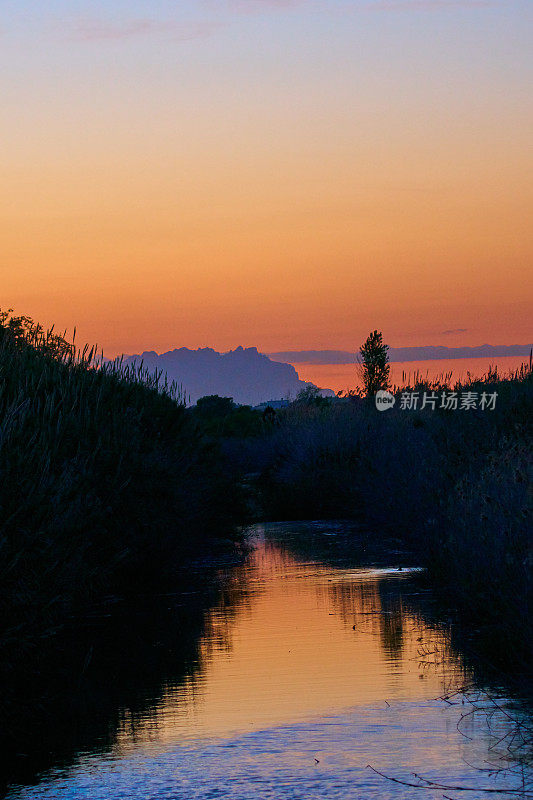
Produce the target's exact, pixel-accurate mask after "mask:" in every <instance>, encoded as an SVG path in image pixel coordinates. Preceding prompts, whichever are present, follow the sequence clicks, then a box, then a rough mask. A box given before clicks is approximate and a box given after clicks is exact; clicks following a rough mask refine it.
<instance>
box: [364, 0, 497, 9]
mask: <svg viewBox="0 0 533 800" xmlns="http://www.w3.org/2000/svg"><path fill="white" fill-rule="evenodd" d="M497 5H499V2H498V0H372V2H366V3H364V5H363V7H364V8H365V9H366V10H374V11H417V10H418V11H442V10H443V9H444V10H445V9H457V8H488V7H491V6H497ZM354 7H355V4H354Z"/></svg>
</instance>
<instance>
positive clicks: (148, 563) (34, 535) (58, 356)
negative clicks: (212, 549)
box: [0, 312, 235, 647]
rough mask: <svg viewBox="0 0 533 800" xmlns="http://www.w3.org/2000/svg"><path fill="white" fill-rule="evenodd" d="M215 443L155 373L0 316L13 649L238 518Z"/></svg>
mask: <svg viewBox="0 0 533 800" xmlns="http://www.w3.org/2000/svg"><path fill="white" fill-rule="evenodd" d="M234 495H235V493H234V491H233V488H232V486H231V485H230V484H229V482H228V479H227V478H226V476H225V475H224V473H223V470H222V467H221V465H220V463H219V459H218V456H217V453H216V452H215V451H214V450H213V448H212V447H208V446H207V445H206V444H205V443H204V441H203V439H202V437H201V435H200V434H199V432H198V431H197V429H196V427H195V426H194V425H193V424H192V423H191V421H190V420H189V418H188V416H187V414H186V411H185V404H184V402H183V395H182V393H181V392H180V390H179V389H178V388H177V387H176V386H175V385H169V384H168V383H167V382H166V381H165V380H164V379H163V378H162V376H161V375H157V374H156V375H149V374H147V372H146V371H145V370H143V369H142V367H140V368H133V367H125V366H123V365H122V364H121V363H120V362H113V363H105V362H104V361H103V359H101V358H98V356H97V354H96V352H95V350H94V349H90V348H83V349H81V350H79V349H77V348H76V347H75V346H74V344H73V343H72V342H68V341H67V340H66V339H65V337H64V336H60V335H58V334H56V333H55V332H54V331H53V330H51V331H45V330H43V329H42V328H41V327H40V326H39V325H36V324H34V323H33V322H32V320H30V319H28V318H25V317H12V316H10V314H9V312H2V313H1V314H0V580H1V585H2V595H1V599H0V604H1V605H2V606H3V609H2V610H3V612H4V614H3V616H2V618H3V620H5V622H4V623H3V627H2V629H1V630H0V642H1V643H2V645H4V646H6V645H8V644H15V643H17V645H18V646H21V647H25V646H27V647H31V646H34V645H35V642H36V640H37V639H38V638H39V636H42V635H48V634H49V633H50V632H52V631H53V630H54V627H55V625H56V624H57V623H58V621H60V620H61V619H62V618H64V616H65V614H68V613H72V611H73V609H74V608H75V607H76V606H77V604H79V603H83V602H86V601H87V600H88V599H91V598H94V597H95V596H96V595H97V594H100V593H102V592H114V591H117V590H118V591H123V590H128V588H129V589H132V588H133V589H134V590H135V591H142V590H143V587H144V586H146V585H147V584H148V583H149V582H150V581H152V580H153V579H154V578H156V579H159V576H160V575H161V573H162V571H164V569H165V567H166V566H168V565H171V564H172V563H174V562H175V560H176V559H179V558H181V557H182V556H183V554H184V553H186V552H188V551H190V550H191V549H193V548H198V547H200V546H201V544H202V542H203V541H205V540H206V539H207V538H208V537H210V536H226V535H227V534H228V531H230V530H231V529H232V525H233V521H234V519H233V511H232V510H231V508H230V506H231V503H232V500H233V498H234Z"/></svg>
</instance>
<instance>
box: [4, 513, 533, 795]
mask: <svg viewBox="0 0 533 800" xmlns="http://www.w3.org/2000/svg"><path fill="white" fill-rule="evenodd" d="M351 536H352V532H350V531H347V530H346V529H345V528H343V527H342V526H340V525H326V524H322V525H320V524H313V523H306V524H303V525H295V524H276V525H270V526H255V527H254V528H253V529H251V531H250V534H249V545H250V549H249V552H248V555H247V556H246V558H245V560H244V563H243V564H241V565H238V566H233V567H232V568H228V569H227V570H225V573H224V575H222V576H221V579H222V580H223V583H224V591H223V592H222V593H221V595H220V598H219V600H218V602H217V604H216V605H215V606H214V607H212V608H211V609H209V610H208V611H206V612H205V621H204V625H203V628H202V633H201V636H200V640H199V642H198V647H197V650H196V651H195V653H196V655H195V663H194V665H193V668H191V669H189V670H188V671H187V672H186V673H185V674H182V672H180V671H178V670H177V675H176V677H175V678H172V676H171V677H169V678H167V679H166V681H165V684H164V685H163V686H162V687H161V690H160V692H159V693H158V695H157V697H151V698H150V699H149V701H147V702H146V704H145V706H144V707H142V708H141V710H140V711H139V709H136V710H135V711H134V710H132V709H131V708H128V707H123V708H121V709H119V714H118V717H117V719H118V722H117V724H116V729H115V730H114V732H113V734H112V737H111V742H109V741H106V742H105V743H102V744H101V745H97V744H95V745H94V746H93V747H91V748H90V749H88V750H86V751H81V752H78V753H77V755H76V757H75V758H74V759H71V761H70V763H69V764H67V765H65V764H61V765H57V766H56V767H53V768H51V769H48V770H47V771H45V772H43V773H42V774H40V775H38V777H37V779H36V781H35V785H32V786H22V785H19V786H13V787H12V788H11V790H10V791H9V793H8V795H7V797H8V798H13V799H14V798H19V800H22V798H35V800H38V799H39V800H41V799H42V800H45V798H58V799H59V798H76V800H77V799H78V798H80V799H81V798H90V800H111V798H112V800H116V799H117V798H139V800H140V799H141V798H142V800H148V799H149V798H153V800H171V799H172V800H178V799H180V800H181V798H183V800H192V799H193V798H198V800H200V799H202V800H207V798H235V800H247V799H248V798H250V800H251V799H252V798H253V799H254V800H257V798H276V800H282V799H283V798H291V800H296V798H300V799H301V800H313V799H314V798H343V799H344V800H346V798H361V800H366V798H384V799H385V800H386V798H411V797H413V796H421V797H424V798H426V797H427V798H442V797H444V796H451V797H456V796H457V795H454V794H453V792H449V791H447V790H444V789H439V790H433V789H427V790H423V791H421V790H415V789H413V788H410V787H407V786H403V785H402V784H400V783H395V782H394V781H391V780H388V779H387V778H385V777H382V776H381V775H378V774H377V773H376V772H373V771H372V769H370V767H369V765H372V766H373V767H374V768H375V769H376V770H378V771H379V772H381V773H383V774H384V775H387V776H389V777H391V778H396V780H402V781H405V782H407V783H409V782H411V783H412V782H414V783H418V778H414V777H413V775H414V774H417V775H422V776H423V777H424V778H426V779H428V780H431V781H433V782H435V783H439V784H442V785H443V786H460V787H466V788H468V787H470V788H472V789H475V791H474V792H470V793H466V795H465V794H464V792H461V796H468V797H476V798H484V797H487V798H488V797H491V796H494V795H493V794H485V793H484V792H483V791H482V788H491V789H493V790H494V789H495V788H501V789H503V788H507V787H509V788H510V787H517V786H519V785H521V784H520V781H519V780H518V778H517V777H516V776H515V775H513V774H509V773H508V772H507V771H505V772H503V773H502V772H499V773H498V774H497V775H492V773H490V772H489V770H488V767H487V763H488V760H490V759H491V758H492V759H493V760H494V759H496V760H497V759H498V752H499V751H498V750H497V749H496V750H495V749H494V745H495V742H496V740H497V739H498V738H501V737H502V736H505V735H506V734H509V735H511V734H512V729H513V722H512V720H511V719H510V717H513V716H515V715H516V714H518V713H521V712H520V711H519V709H517V708H515V704H513V703H511V702H510V701H508V700H506V699H505V698H500V699H499V700H498V704H499V707H501V708H502V711H501V712H499V711H497V710H496V713H495V709H494V708H491V706H490V702H489V700H488V699H487V700H486V703H487V708H488V710H489V712H490V714H491V718H490V721H491V725H490V726H489V725H488V724H487V714H484V713H483V712H482V711H479V712H476V713H475V714H470V713H468V712H469V710H470V708H471V707H470V705H469V695H468V694H467V695H466V697H465V696H464V695H461V694H459V695H457V696H454V697H453V698H452V699H451V700H447V701H445V700H442V699H439V698H441V697H442V696H444V695H446V693H447V692H450V691H453V690H454V689H455V688H457V687H459V686H462V685H465V684H468V685H469V686H471V687H472V686H473V687H475V676H474V675H473V674H471V672H469V671H468V670H467V669H466V668H465V667H464V665H463V664H462V661H461V658H460V655H459V654H457V653H455V652H454V651H453V649H452V647H451V645H450V640H449V633H448V631H447V630H446V629H443V628H442V627H441V626H440V625H437V624H434V623H432V622H430V621H429V622H428V619H430V617H429V616H428V615H427V614H426V613H424V611H423V609H422V607H421V605H420V598H421V590H420V586H419V582H420V581H419V578H420V576H419V572H420V571H419V570H417V568H416V565H411V566H409V565H408V564H406V563H405V559H403V562H402V556H401V554H397V555H394V554H392V553H389V555H388V556H387V555H385V554H383V553H379V552H378V551H377V550H376V552H374V548H372V546H369V545H368V541H367V542H366V544H363V545H361V546H360V547H359V548H357V547H351V546H350V542H351ZM369 551H372V552H369ZM351 552H353V553H354V556H352V557H351V556H350V553H351ZM354 557H356V558H357V561H356V562H355V563H354ZM387 559H388V561H387ZM391 561H395V562H396V563H390V562H391ZM400 564H402V566H400ZM426 601H427V597H426V598H424V602H426ZM183 602H184V603H186V598H183ZM130 622H131V624H132V625H134V624H135V620H134V619H133V620H131V621H130ZM108 679H109V680H110V681H120V680H121V676H120V674H119V675H109V676H108ZM141 690H142V687H141ZM465 712H466V713H467V716H465V717H464V718H462V717H463V715H464V714H465ZM508 714H509V716H507V715H508ZM506 741H508V740H504V743H506ZM491 747H492V748H493V749H492V750H491V749H490V748H491ZM498 765H499V766H501V762H500V761H498ZM498 796H500V797H505V796H506V795H505V794H502V795H498ZM508 796H510V797H512V796H515V795H513V794H510V795H508Z"/></svg>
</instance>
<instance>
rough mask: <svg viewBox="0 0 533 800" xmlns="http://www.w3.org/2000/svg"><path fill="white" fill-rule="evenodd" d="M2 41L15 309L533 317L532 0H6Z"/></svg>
mask: <svg viewBox="0 0 533 800" xmlns="http://www.w3.org/2000/svg"><path fill="white" fill-rule="evenodd" d="M0 45H1V79H0V80H1V95H2V102H1V105H0V114H1V117H2V138H1V143H2V146H1V150H0V164H1V175H2V181H1V186H2V204H1V208H0V252H1V256H0V258H1V261H0V278H1V284H0V288H1V294H0V298H1V299H0V306H1V307H4V308H6V307H10V306H12V307H14V308H15V310H16V311H17V312H18V313H26V314H30V315H32V316H34V317H35V318H37V319H39V320H40V321H42V322H43V323H45V324H50V323H52V322H54V323H55V324H56V326H57V327H58V328H61V329H62V328H69V329H72V328H73V326H74V325H77V328H78V339H79V340H83V341H90V342H97V343H98V344H99V345H101V346H103V347H104V348H105V351H106V353H108V354H110V355H111V354H114V353H116V352H122V351H125V352H138V351H139V350H143V349H155V350H158V351H163V350H168V349H170V348H173V347H179V346H188V347H198V346H207V345H208V346H212V347H215V348H217V349H222V350H225V349H229V348H232V347H235V346H236V345H238V344H243V345H256V346H258V347H259V348H260V349H262V350H264V351H269V350H270V351H272V350H282V349H295V348H305V349H308V348H339V349H353V348H355V347H356V346H357V345H358V344H359V343H360V342H361V340H362V339H363V338H364V337H365V336H366V334H367V333H368V331H369V330H370V329H373V328H376V327H378V328H380V329H382V330H383V331H384V334H385V339H386V341H388V342H389V343H390V344H392V345H396V346H400V345H414V344H448V345H450V346H453V345H459V344H480V343H483V342H485V341H488V342H492V343H496V344H513V343H520V342H527V341H530V340H531V326H530V316H531V300H532V281H531V267H532V262H533V233H532V231H533V226H532V224H531V219H532V211H533V203H532V199H533V198H532V194H533V188H532V187H533V174H532V173H533V170H532V155H531V153H532V142H533V104H532V101H531V97H532V90H533V80H532V78H533V69H532V57H531V52H533V2H532V0H493V1H491V0H487V1H486V2H485V0H327V1H324V2H323V1H322V0H292V2H291V0H195V2H193V1H192V0H181V2H169V1H168V0H151V2H141V0H128V2H125V0H124V1H122V0H107V1H106V2H102V0H99V1H98V2H94V0H93V1H92V2H90V3H89V2H81V1H80V0H69V2H66V0H64V1H63V2H59V1H58V0H49V2H47V3H37V2H28V1H27V0H17V2H12V1H11V0H7V2H6V0H4V2H3V3H2V6H1V9H0ZM456 329H466V331H460V332H457V333H453V332H452V333H449V331H454V330H456ZM444 331H448V333H443V332H444Z"/></svg>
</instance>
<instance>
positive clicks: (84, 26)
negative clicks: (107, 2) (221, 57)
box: [70, 19, 221, 42]
mask: <svg viewBox="0 0 533 800" xmlns="http://www.w3.org/2000/svg"><path fill="white" fill-rule="evenodd" d="M220 27H221V23H220V22H193V23H188V24H187V23H182V22H177V21H174V20H154V19H131V20H127V21H125V22H111V21H108V20H99V19H95V20H82V21H80V22H78V23H77V24H76V25H75V27H74V31H73V33H72V36H71V37H70V38H72V39H75V40H76V41H81V42H100V41H106V40H107V41H124V40H126V39H135V38H140V37H143V36H166V37H169V38H171V39H172V40H174V41H181V42H185V41H189V40H192V39H200V38H204V37H205V36H210V35H211V34H213V33H215V31H217V30H218V29H219V28H220Z"/></svg>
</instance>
